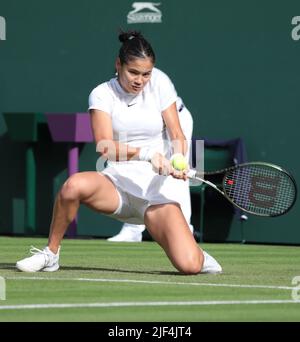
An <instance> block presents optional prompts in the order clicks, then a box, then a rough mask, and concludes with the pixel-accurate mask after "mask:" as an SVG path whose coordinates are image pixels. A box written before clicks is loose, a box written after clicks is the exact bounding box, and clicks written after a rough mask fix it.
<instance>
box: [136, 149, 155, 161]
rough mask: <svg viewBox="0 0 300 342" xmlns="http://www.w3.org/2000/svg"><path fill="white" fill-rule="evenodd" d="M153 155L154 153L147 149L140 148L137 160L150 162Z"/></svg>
mask: <svg viewBox="0 0 300 342" xmlns="http://www.w3.org/2000/svg"><path fill="white" fill-rule="evenodd" d="M155 153H156V151H155V150H153V149H151V148H149V147H141V148H140V152H139V160H143V161H147V162H150V161H151V159H152V157H153V156H154V154H155Z"/></svg>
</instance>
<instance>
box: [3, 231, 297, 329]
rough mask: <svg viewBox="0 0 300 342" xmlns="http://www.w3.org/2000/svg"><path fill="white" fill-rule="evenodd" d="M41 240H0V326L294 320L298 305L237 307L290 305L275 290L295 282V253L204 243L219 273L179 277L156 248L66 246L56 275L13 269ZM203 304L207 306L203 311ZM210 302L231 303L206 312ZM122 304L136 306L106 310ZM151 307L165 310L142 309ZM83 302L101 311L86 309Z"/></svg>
mask: <svg viewBox="0 0 300 342" xmlns="http://www.w3.org/2000/svg"><path fill="white" fill-rule="evenodd" d="M46 241H47V240H46V239H34V238H7V237H1V238H0V276H2V277H4V278H5V280H6V289H7V292H6V300H1V301H0V321H72V322H74V321H98V322H121V321H122V322H124V321H125V322H147V321H152V322H165V321H166V322H194V321H196V322H209V321H213V322H218V321H222V322H225V321H251V322H253V321H255V322H258V321H281V322H282V321H300V314H299V312H300V303H276V304H274V303H268V304H262V303H258V304H245V303H243V301H249V300H252V301H253V300H257V301H264V300H291V299H292V296H291V295H292V289H280V288H278V287H279V286H285V287H290V288H291V287H292V279H293V278H294V277H295V276H300V267H299V265H300V253H299V252H300V249H299V247H292V246H263V245H239V244H203V245H202V248H203V249H205V250H206V251H207V252H208V253H211V254H212V255H213V256H214V257H215V258H216V259H217V260H218V261H219V262H220V263H221V265H222V266H223V269H224V272H223V273H222V274H219V275H197V276H183V275H180V274H178V273H177V272H176V270H175V269H174V268H173V266H172V265H171V264H170V262H169V260H168V259H167V257H166V256H165V254H164V252H163V251H162V250H161V248H160V247H159V246H158V245H157V244H156V243H154V242H142V243H112V242H107V241H104V240H64V241H63V246H62V251H61V259H60V264H61V269H60V270H59V271H58V272H54V273H46V272H40V273H21V272H18V271H17V270H16V269H15V267H14V266H15V262H16V261H17V260H19V259H21V258H23V257H25V256H27V255H28V250H29V247H30V245H34V246H36V247H38V248H42V247H44V246H45V244H46ZM24 277H26V279H24ZM34 278H35V279H34ZM37 278H42V279H37ZM91 279H94V280H96V281H91ZM214 285H215V286H214ZM233 285H237V286H236V287H234V286H233ZM241 285H252V287H246V286H244V287H243V286H241ZM267 286H273V287H274V288H268V287H267ZM299 295H300V290H299ZM204 301H205V302H208V303H206V304H205V305H203V302H204ZM213 301H237V302H235V303H234V304H232V303H231V304H222V303H218V304H214V305H211V304H212V303H211V302H213ZM239 301H241V302H239ZM127 302H129V303H140V304H139V305H140V306H132V305H131V306H130V305H129V306H112V303H127ZM149 302H162V304H163V305H162V304H161V305H158V304H157V303H156V304H155V303H152V304H151V305H146V304H147V303H149ZM172 302H181V305H171V304H172ZM186 302H188V303H186ZM80 303H81V304H83V307H72V308H49V307H47V308H34V309H20V308H16V309H5V310H3V309H2V310H1V306H2V307H3V306H12V305H17V306H18V305H27V304H80ZM88 303H98V305H102V307H87V306H86V304H88ZM104 304H106V305H107V306H105V307H104V306H103V305H104ZM144 304H145V305H144Z"/></svg>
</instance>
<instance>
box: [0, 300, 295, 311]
mask: <svg viewBox="0 0 300 342" xmlns="http://www.w3.org/2000/svg"><path fill="white" fill-rule="evenodd" d="M241 304H247V305H248V304H300V300H290V299H288V300H224V301H222V300H218V301H192V302H191V301H186V302H183V301H182V302H123V303H122V302H112V303H76V304H67V303H65V304H22V305H0V310H23V309H31V310H32V309H69V308H111V307H134V306H135V307H136V306H186V305H189V306H190V305H194V306H197V305H241Z"/></svg>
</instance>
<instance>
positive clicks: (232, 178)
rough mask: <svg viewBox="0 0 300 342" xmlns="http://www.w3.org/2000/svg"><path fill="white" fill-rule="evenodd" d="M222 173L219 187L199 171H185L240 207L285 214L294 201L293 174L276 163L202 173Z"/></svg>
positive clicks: (271, 214)
mask: <svg viewBox="0 0 300 342" xmlns="http://www.w3.org/2000/svg"><path fill="white" fill-rule="evenodd" d="M219 173H224V177H223V181H222V188H221V189H220V188H218V187H217V185H215V184H214V183H212V182H210V181H208V180H205V179H203V173H200V172H198V171H196V170H192V169H191V170H189V172H188V177H189V178H190V179H197V180H199V181H202V182H204V183H205V184H207V185H209V186H211V187H212V188H214V189H215V190H217V191H218V192H219V193H221V194H222V195H223V196H224V197H225V198H227V200H228V201H230V202H231V203H232V204H233V205H235V206H236V207H238V208H240V209H241V210H243V211H245V212H247V213H250V214H254V215H258V216H267V217H274V216H280V215H283V214H285V213H287V212H288V211H289V210H290V209H291V208H292V207H293V205H294V204H295V202H296V198H297V186H296V182H295V180H294V179H293V177H292V176H291V175H290V174H289V173H288V172H287V171H286V170H284V169H282V168H281V167H280V166H277V165H274V164H269V163H263V162H251V163H245V164H239V165H236V166H232V167H230V168H228V169H224V170H218V171H214V172H207V173H204V175H212V174H219Z"/></svg>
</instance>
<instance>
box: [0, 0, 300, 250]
mask: <svg viewBox="0 0 300 342" xmlns="http://www.w3.org/2000/svg"><path fill="white" fill-rule="evenodd" d="M133 2H134V1H133V0H131V1H128V0H110V1H103V0H87V1H82V2H74V1H71V0H70V1H69V0H60V1H58V0H57V1H54V0H53V1H38V0H27V1H22V2H21V1H17V0H1V3H0V16H2V17H3V18H5V22H6V40H0V155H1V168H0V180H1V187H0V232H1V233H6V234H7V233H12V232H13V233H21V234H22V233H24V210H25V209H24V208H25V176H24V173H25V144H24V143H18V142H12V141H11V139H10V138H9V135H8V132H7V127H6V124H5V121H4V118H3V115H2V114H1V113H3V112H84V111H86V109H87V99H88V95H89V92H90V91H91V90H92V89H93V88H94V87H95V86H96V85H97V84H99V83H101V82H103V81H106V80H107V79H109V78H110V77H112V75H113V73H114V60H115V57H116V55H117V51H118V48H119V43H118V40H117V32H118V28H120V27H121V28H123V29H127V28H131V29H139V30H142V32H143V33H144V35H145V36H146V37H147V38H149V40H150V41H151V42H152V45H153V47H154V49H155V51H156V54H157V66H158V67H159V68H161V69H163V70H164V71H165V72H167V73H168V74H169V76H170V77H171V78H172V80H173V81H174V83H175V85H176V88H177V90H178V92H179V94H180V95H181V96H182V97H183V98H184V101H185V103H186V104H187V106H188V107H189V109H190V110H191V112H192V114H193V117H194V135H195V136H205V137H209V138H217V139H219V138H220V139H227V138H235V137H243V138H244V140H245V143H246V146H247V151H248V157H249V160H263V161H269V162H274V163H276V164H279V165H282V166H283V167H285V168H287V169H288V170H290V171H291V172H292V173H293V174H294V176H295V178H296V180H297V182H298V183H300V179H299V172H300V162H299V152H298V150H299V122H300V119H299V115H300V113H299V111H300V94H299V90H300V89H299V88H300V63H299V60H300V40H297V39H298V36H297V32H298V27H297V26H296V25H295V24H294V25H293V24H292V19H293V18H294V17H296V16H300V4H299V1H298V0H294V1H293V0H289V1H285V2H283V1H280V2H274V1H271V0H269V1H267V0H264V1H263V0H262V1H258V0H256V1H255V0H251V1H250V0H243V1H238V0H236V1H234V0H227V1H222V0H219V1H217V0H215V1H202V0H186V1H179V0H161V1H160V5H159V6H157V8H158V9H159V10H160V11H161V13H162V22H161V23H140V24H128V23H127V14H128V13H129V12H130V11H132V9H133V8H132V4H133ZM145 11H146V10H144V12H145ZM142 12H143V11H142ZM293 29H294V32H296V35H294V36H292V30H293ZM299 32H300V28H299ZM299 35H300V33H299ZM295 37H296V39H295ZM293 38H294V39H293ZM35 153H36V158H37V161H38V166H37V171H38V174H37V189H38V212H37V227H38V228H37V232H38V233H41V234H46V233H47V231H48V225H49V222H50V214H51V207H52V200H53V192H55V190H56V189H57V188H58V187H59V186H60V184H61V183H62V182H63V181H64V179H65V177H66V158H67V152H66V146H65V144H57V145H56V146H53V144H52V143H51V141H50V139H48V137H47V134H45V135H44V137H42V138H41V140H40V141H39V143H38V147H37V148H36V150H35ZM96 159H97V155H96V153H95V148H94V145H93V144H88V145H86V146H84V147H82V149H81V156H80V168H81V170H87V169H95V163H96ZM299 208H300V204H299V201H298V203H297V204H296V206H295V207H294V209H293V210H292V211H291V212H290V213H289V214H288V215H286V216H283V217H280V218H276V219H262V218H255V217H251V218H249V220H248V221H247V222H245V223H244V224H243V237H244V238H245V239H246V241H253V242H281V243H298V244H299V243H300V233H299V222H298V221H299V219H298V217H299ZM213 215H215V217H218V213H217V212H215V213H213ZM236 224H237V223H236V222H233V223H232V229H231V230H229V231H228V233H227V234H226V235H225V236H224V237H223V238H224V240H225V241H228V240H232V241H235V240H236V241H238V240H239V239H240V236H239V234H240V227H239V228H238V229H237V230H235V229H236ZM119 227H120V223H118V222H115V221H112V220H110V219H107V218H104V217H103V216H100V215H96V214H94V213H91V212H90V211H89V210H88V209H85V208H82V209H81V210H80V220H79V233H80V234H82V235H96V236H107V235H112V234H114V233H115V232H116V231H118V229H119ZM212 229H213V228H212ZM218 229H220V232H221V231H222V222H221V223H216V226H215V230H216V232H215V233H216V236H217V235H218ZM235 232H236V233H235ZM25 233H26V230H25ZM27 233H28V232H27ZM221 235H222V234H221Z"/></svg>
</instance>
